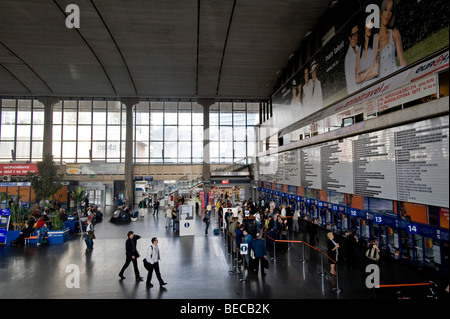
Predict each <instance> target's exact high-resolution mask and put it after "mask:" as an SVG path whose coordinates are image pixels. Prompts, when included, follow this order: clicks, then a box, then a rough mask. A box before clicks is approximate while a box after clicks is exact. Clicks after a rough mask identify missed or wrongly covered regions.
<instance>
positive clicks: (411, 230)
mask: <svg viewBox="0 0 450 319" xmlns="http://www.w3.org/2000/svg"><path fill="white" fill-rule="evenodd" d="M406 232H407V233H408V234H418V233H419V225H417V224H411V223H407V224H406Z"/></svg>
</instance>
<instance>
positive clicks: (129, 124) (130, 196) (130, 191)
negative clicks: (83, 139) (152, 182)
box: [120, 98, 139, 209]
mask: <svg viewBox="0 0 450 319" xmlns="http://www.w3.org/2000/svg"><path fill="white" fill-rule="evenodd" d="M120 102H122V103H123V104H124V105H125V107H126V114H127V121H126V132H125V198H126V200H127V203H128V205H129V206H130V209H132V208H133V205H134V176H133V175H134V174H133V155H134V151H133V106H135V105H136V104H138V103H139V99H137V98H121V99H120Z"/></svg>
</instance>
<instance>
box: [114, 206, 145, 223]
mask: <svg viewBox="0 0 450 319" xmlns="http://www.w3.org/2000/svg"><path fill="white" fill-rule="evenodd" d="M138 217H139V212H137V211H135V212H131V209H130V207H129V206H128V205H125V206H120V207H117V209H116V210H115V211H114V212H113V214H112V216H111V218H110V219H109V222H110V223H113V224H128V223H131V222H132V221H135V220H136V219H137V218H138Z"/></svg>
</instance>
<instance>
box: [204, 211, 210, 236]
mask: <svg viewBox="0 0 450 319" xmlns="http://www.w3.org/2000/svg"><path fill="white" fill-rule="evenodd" d="M208 206H209V205H208ZM203 221H204V222H205V236H206V235H208V229H209V224H210V222H211V210H207V211H205V217H203Z"/></svg>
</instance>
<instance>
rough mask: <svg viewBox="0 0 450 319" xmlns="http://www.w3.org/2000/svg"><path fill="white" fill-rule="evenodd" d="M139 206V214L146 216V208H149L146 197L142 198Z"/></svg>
mask: <svg viewBox="0 0 450 319" xmlns="http://www.w3.org/2000/svg"><path fill="white" fill-rule="evenodd" d="M138 207H139V214H140V216H141V217H144V216H145V209H146V208H147V205H146V204H145V199H144V198H142V199H141V201H140V202H139V204H138Z"/></svg>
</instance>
